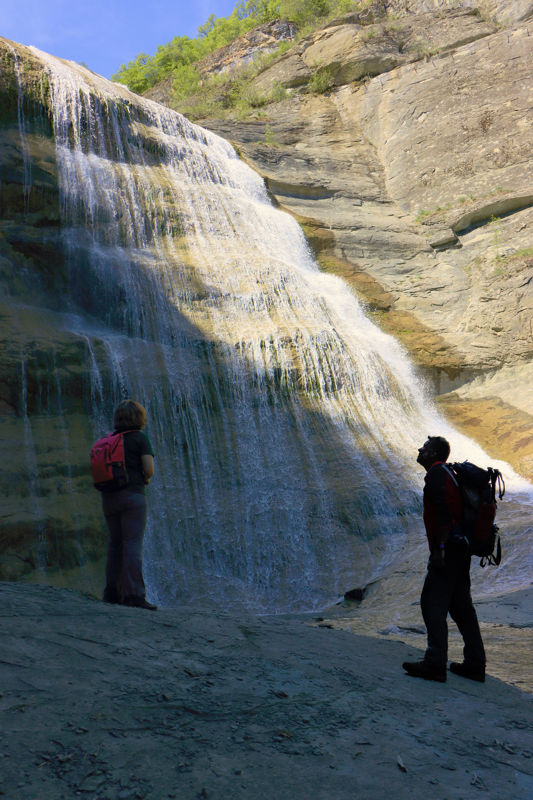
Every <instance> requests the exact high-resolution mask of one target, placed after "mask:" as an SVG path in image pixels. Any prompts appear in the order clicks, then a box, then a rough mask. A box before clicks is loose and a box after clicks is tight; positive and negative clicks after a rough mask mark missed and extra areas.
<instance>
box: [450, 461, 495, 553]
mask: <svg viewBox="0 0 533 800" xmlns="http://www.w3.org/2000/svg"><path fill="white" fill-rule="evenodd" d="M446 467H447V469H448V470H449V472H450V475H451V476H452V478H453V479H454V481H455V483H456V485H457V486H458V487H459V489H460V490H461V498H462V501H463V519H462V523H461V534H462V536H460V537H454V538H455V539H457V538H462V540H463V541H464V542H466V544H467V545H468V549H469V551H470V553H471V555H473V556H480V558H481V561H480V562H479V563H480V564H481V566H482V567H484V566H485V565H486V564H493V565H495V566H498V564H499V563H500V561H501V560H502V547H501V542H500V537H499V535H498V531H499V528H498V526H497V525H495V524H494V519H495V517H496V509H497V507H498V504H497V502H496V491H497V492H498V498H499V499H500V500H501V499H502V497H503V496H504V494H505V483H504V480H503V476H502V474H501V472H500V471H499V470H498V469H494V468H493V467H488V468H487V469H482V468H481V467H476V465H475V464H471V463H470V462H469V461H463V462H462V463H455V464H446Z"/></svg>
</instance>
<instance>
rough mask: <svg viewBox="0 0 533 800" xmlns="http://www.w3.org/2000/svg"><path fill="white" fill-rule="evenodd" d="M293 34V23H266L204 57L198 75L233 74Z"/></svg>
mask: <svg viewBox="0 0 533 800" xmlns="http://www.w3.org/2000/svg"><path fill="white" fill-rule="evenodd" d="M295 33H296V25H295V24H294V23H293V22H286V21H284V20H274V22H267V23H265V25H260V26H258V27H257V28H254V29H253V30H251V31H249V32H248V33H245V34H244V35H243V36H240V37H239V38H238V39H236V40H235V41H234V42H231V43H230V44H227V45H226V46H225V47H220V48H219V49H218V50H215V51H214V52H213V53H210V54H209V55H208V56H206V57H205V58H204V59H203V60H202V61H201V62H200V64H199V70H200V73H201V74H202V75H210V74H213V73H216V72H233V71H235V70H236V69H239V67H242V66H244V65H245V64H249V63H250V62H251V61H253V60H254V59H256V58H257V57H258V56H259V55H266V54H268V53H270V52H272V50H274V49H275V48H276V47H277V46H278V45H279V44H280V42H285V41H290V40H291V39H293V38H294V35H295Z"/></svg>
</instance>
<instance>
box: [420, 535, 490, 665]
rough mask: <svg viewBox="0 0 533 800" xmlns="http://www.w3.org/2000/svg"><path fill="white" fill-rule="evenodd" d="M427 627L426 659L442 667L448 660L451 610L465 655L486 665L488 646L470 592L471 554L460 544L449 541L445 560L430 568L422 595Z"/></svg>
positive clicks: (477, 662) (469, 660) (423, 612)
mask: <svg viewBox="0 0 533 800" xmlns="http://www.w3.org/2000/svg"><path fill="white" fill-rule="evenodd" d="M420 605H421V607H422V616H423V617H424V622H425V624H426V629H427V640H428V646H427V650H426V654H425V656H424V660H425V661H426V662H427V663H428V664H431V665H432V666H434V667H437V668H439V669H442V668H446V662H447V660H448V625H447V622H446V618H447V616H448V613H449V614H450V616H451V618H452V619H453V621H454V622H455V624H456V625H457V627H458V628H459V631H460V633H461V636H462V637H463V640H464V649H463V656H464V660H465V662H466V663H468V664H469V665H471V666H472V667H480V668H481V667H482V668H483V669H484V668H485V649H484V647H483V640H482V638H481V632H480V630H479V623H478V619H477V615H476V611H475V609H474V606H473V604H472V596H471V594H470V555H469V554H468V553H467V552H466V551H465V550H464V548H463V547H461V546H460V545H459V546H457V545H453V544H450V545H449V546H448V547H447V549H446V557H445V560H444V563H443V564H442V565H439V567H435V566H433V565H432V563H431V559H430V561H429V564H428V571H427V575H426V580H425V582H424V587H423V589H422V596H421V598H420Z"/></svg>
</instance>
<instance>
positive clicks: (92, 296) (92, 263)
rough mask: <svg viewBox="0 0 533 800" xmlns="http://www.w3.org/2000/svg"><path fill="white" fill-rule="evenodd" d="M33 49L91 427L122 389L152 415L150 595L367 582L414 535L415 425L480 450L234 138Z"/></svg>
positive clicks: (291, 605) (310, 604)
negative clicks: (314, 251)
mask: <svg viewBox="0 0 533 800" xmlns="http://www.w3.org/2000/svg"><path fill="white" fill-rule="evenodd" d="M31 50H32V52H33V55H34V57H35V58H37V59H38V60H39V61H40V62H41V63H42V66H43V69H44V70H45V71H46V75H47V79H48V80H47V91H48V92H49V102H50V107H51V110H52V117H53V131H54V138H55V147H56V157H57V168H58V181H59V188H60V208H61V242H62V247H63V253H64V258H65V263H67V264H68V279H67V289H66V293H65V296H64V306H63V311H64V313H63V316H62V325H63V326H64V330H65V331H68V332H70V333H71V334H74V335H75V336H77V337H79V338H80V340H81V341H82V342H83V348H84V352H85V356H84V358H85V360H86V372H87V375H88V380H89V383H90V386H89V388H88V392H87V402H88V405H89V408H90V415H91V419H92V430H93V433H94V436H95V437H96V436H99V435H101V434H102V433H103V432H104V431H103V430H102V425H103V424H104V423H103V420H104V418H105V416H106V414H107V420H108V423H107V424H108V425H109V424H110V421H111V417H112V411H113V408H114V406H115V405H116V403H117V401H118V400H120V399H121V398H122V397H125V396H131V397H134V398H135V399H137V400H139V401H140V402H141V403H142V404H143V405H145V406H146V408H147V411H148V419H149V424H148V428H147V432H148V434H149V436H150V438H151V439H152V441H153V444H154V446H155V451H156V470H157V474H156V478H155V479H154V481H153V483H152V485H151V486H150V488H149V508H150V511H149V525H148V529H147V535H146V541H145V576H146V579H147V584H148V587H149V596H150V597H151V598H152V599H155V600H157V601H158V602H160V603H161V604H163V605H172V604H176V603H182V602H191V603H192V602H194V603H201V602H208V603H212V602H216V603H221V604H224V605H226V606H228V605H231V604H244V605H247V606H248V607H250V608H254V609H256V610H259V611H285V610H300V609H310V608H318V607H320V606H323V605H325V604H326V603H328V602H331V600H333V599H335V597H337V596H338V595H339V594H341V593H342V592H343V591H345V590H346V589H349V588H353V587H354V586H357V585H363V584H365V583H367V582H369V581H371V580H373V579H374V578H376V577H378V576H379V575H380V574H382V573H383V571H384V570H385V569H386V568H387V566H388V565H389V564H391V563H392V561H393V559H394V557H395V554H396V553H397V552H398V550H399V549H400V548H401V546H402V544H403V543H404V542H405V541H406V537H407V535H408V531H409V529H410V528H415V529H416V530H417V531H419V530H420V520H419V515H420V485H421V475H420V471H419V470H418V468H416V465H415V463H414V462H415V457H416V449H417V447H418V446H419V445H420V444H421V443H422V442H423V441H424V439H425V438H426V436H427V434H428V433H430V434H432V435H433V434H437V433H443V434H444V435H447V436H449V437H450V438H451V440H452V444H453V447H454V453H453V455H454V457H455V458H456V459H461V458H466V457H469V458H470V459H471V460H475V459H476V456H477V457H478V458H479V457H480V456H479V454H480V451H479V449H476V448H475V447H474V446H473V445H472V443H471V442H468V440H466V439H464V437H461V436H459V435H458V434H455V433H454V432H453V431H451V429H449V427H448V426H446V424H445V423H444V421H443V420H442V419H440V418H439V417H438V415H437V414H436V412H435V411H434V410H433V408H432V407H431V404H430V402H429V400H428V397H427V396H426V394H425V391H424V388H423V386H422V385H421V383H420V381H419V379H418V378H417V376H416V374H415V372H414V370H413V369H412V367H411V365H410V364H409V362H408V359H407V358H406V356H405V354H404V352H403V350H402V348H401V347H400V346H399V345H398V344H397V343H396V342H395V341H394V340H393V339H392V338H391V337H389V336H387V335H385V334H384V333H383V332H382V331H381V330H380V329H379V328H377V327H376V326H374V325H373V324H372V323H371V322H370V321H369V320H368V319H367V318H366V317H365V315H364V313H363V310H362V308H361V306H360V304H359V303H358V301H357V298H356V297H355V296H354V294H353V293H352V291H351V290H350V289H349V288H348V287H347V286H346V285H345V284H344V283H343V281H342V280H341V279H339V278H335V277H333V276H329V275H324V274H322V273H320V272H319V270H318V268H317V266H316V264H315V263H314V261H313V259H312V256H311V254H310V251H309V249H308V247H307V245H306V242H305V239H304V237H303V234H302V232H301V230H300V228H299V226H298V225H297V223H296V222H295V221H294V220H293V219H292V218H291V217H290V216H288V215H287V214H285V213H282V212H281V211H279V210H277V209H276V208H274V207H273V206H272V204H271V203H270V201H269V198H268V196H267V192H266V190H265V186H264V184H263V182H262V180H261V179H260V178H259V177H258V176H257V175H256V174H255V173H254V172H253V171H252V170H251V169H249V168H248V167H247V166H246V165H245V164H243V162H242V161H240V160H239V158H238V157H237V155H236V153H235V151H234V150H233V148H232V147H231V146H230V145H229V144H228V143H227V142H226V141H224V140H223V139H221V138H219V137H217V136H216V135H214V134H212V133H210V132H208V131H205V130H203V129H201V128H200V127H198V126H196V125H193V124H192V123H190V122H188V121H187V120H186V119H185V118H183V117H182V116H180V115H179V114H177V113H175V112H172V111H171V110H169V109H166V108H163V107H161V106H159V105H157V104H155V103H152V102H150V101H146V100H143V99H142V98H137V97H135V96H133V95H131V94H130V93H129V92H128V91H127V90H126V89H124V88H123V87H120V86H118V85H114V84H111V83H109V82H107V81H105V80H104V79H101V78H99V77H98V76H96V75H94V74H92V73H90V72H89V71H88V70H86V69H84V68H82V67H78V66H77V65H74V64H70V65H67V64H65V62H62V61H60V60H59V59H56V58H53V57H52V56H48V55H46V54H44V53H41V52H39V51H37V50H35V49H34V48H31ZM65 458H66V459H68V458H69V455H68V441H65ZM485 458H486V457H485V456H484V455H483V459H482V460H484V459H485ZM517 480H518V479H517ZM94 502H95V503H97V502H98V498H96V497H95V499H94ZM79 524H82V523H79Z"/></svg>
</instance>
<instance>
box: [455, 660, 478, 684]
mask: <svg viewBox="0 0 533 800" xmlns="http://www.w3.org/2000/svg"><path fill="white" fill-rule="evenodd" d="M450 672H453V673H454V674H455V675H460V676H461V677H462V678H470V680H471V681H478V682H479V683H485V667H477V666H476V665H475V664H474V665H472V664H469V663H468V662H466V661H463V663H462V664H461V663H460V662H459V661H451V662H450Z"/></svg>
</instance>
